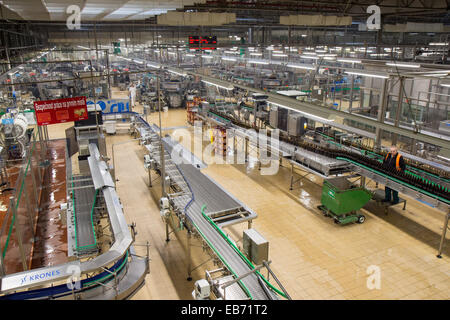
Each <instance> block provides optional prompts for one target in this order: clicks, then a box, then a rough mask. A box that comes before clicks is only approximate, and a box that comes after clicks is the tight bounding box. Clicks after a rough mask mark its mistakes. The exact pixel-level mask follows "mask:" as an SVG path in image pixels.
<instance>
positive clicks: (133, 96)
mask: <svg viewBox="0 0 450 320" xmlns="http://www.w3.org/2000/svg"><path fill="white" fill-rule="evenodd" d="M128 92H129V93H130V103H131V107H134V104H135V102H136V87H135V86H134V83H131V85H130V87H129V88H128Z"/></svg>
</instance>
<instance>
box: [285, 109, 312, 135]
mask: <svg viewBox="0 0 450 320" xmlns="http://www.w3.org/2000/svg"><path fill="white" fill-rule="evenodd" d="M307 127H308V120H307V119H306V118H305V117H302V116H301V115H300V114H290V115H289V117H288V125H287V129H288V130H287V131H288V133H289V135H291V136H295V137H300V136H302V135H303V134H304V133H305V131H306V129H307Z"/></svg>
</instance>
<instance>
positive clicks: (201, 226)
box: [138, 119, 277, 300]
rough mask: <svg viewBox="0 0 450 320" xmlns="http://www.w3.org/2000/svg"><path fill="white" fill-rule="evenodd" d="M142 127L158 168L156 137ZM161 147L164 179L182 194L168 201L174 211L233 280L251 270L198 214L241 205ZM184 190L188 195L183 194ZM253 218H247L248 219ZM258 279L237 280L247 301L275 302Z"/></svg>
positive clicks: (196, 169)
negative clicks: (167, 179)
mask: <svg viewBox="0 0 450 320" xmlns="http://www.w3.org/2000/svg"><path fill="white" fill-rule="evenodd" d="M138 120H140V121H141V123H144V122H143V120H141V119H138ZM146 126H147V128H146V129H147V130H142V127H141V128H138V129H139V130H138V131H139V133H140V134H141V136H145V137H149V136H151V137H152V138H153V139H151V147H150V146H146V147H147V149H148V150H149V153H150V155H151V156H152V158H153V159H154V160H155V161H156V162H157V164H158V167H159V165H160V163H159V160H158V157H160V156H161V155H160V153H159V152H160V151H159V150H160V149H159V147H160V146H159V142H158V140H159V137H158V135H157V134H156V133H155V132H154V129H153V128H151V127H150V126H148V124H147V125H146ZM145 131H147V132H145ZM148 131H153V133H152V134H150V135H149V134H148ZM163 143H164V150H165V159H166V160H167V161H166V162H165V167H166V169H167V168H169V172H167V175H169V177H170V178H171V180H176V181H177V182H176V183H177V186H178V187H179V188H180V189H181V190H182V192H181V193H180V195H178V196H175V197H173V196H172V197H171V200H172V202H173V203H174V204H175V207H178V210H180V211H184V209H185V208H186V211H185V214H186V217H187V219H189V220H190V221H191V222H192V224H193V225H194V227H195V228H196V229H197V231H198V232H199V233H200V234H201V236H202V237H203V238H204V239H205V240H206V242H207V243H208V245H209V246H210V247H211V248H212V249H213V251H215V252H216V254H217V255H218V257H219V258H220V259H221V260H222V262H223V263H224V264H225V265H226V266H227V268H228V269H229V270H230V271H231V272H232V273H234V275H235V276H236V277H239V276H242V275H244V274H246V273H248V272H249V271H250V270H251V269H250V267H249V265H248V264H247V263H246V262H245V261H244V260H243V259H242V258H241V256H240V255H239V254H238V253H237V252H236V251H235V249H234V248H233V247H232V246H231V245H230V244H229V243H228V242H227V241H226V240H225V238H224V237H223V236H222V235H221V234H220V233H219V232H217V230H216V229H215V228H214V226H213V225H212V224H211V223H210V222H209V221H208V220H207V219H205V217H204V216H203V214H202V208H203V207H204V206H206V207H205V208H203V209H204V210H203V211H204V213H205V214H207V215H208V214H211V213H214V212H220V211H225V210H228V209H234V208H239V207H242V205H241V204H240V203H239V202H238V201H237V200H236V199H234V198H233V197H232V196H231V195H230V194H228V193H227V192H225V190H223V189H222V188H220V187H219V186H218V185H217V184H216V183H215V182H214V181H212V180H211V179H210V178H209V177H207V176H206V175H204V174H203V173H201V172H200V170H199V169H198V168H196V167H195V166H193V165H192V164H179V165H175V164H174V163H173V162H172V161H171V159H170V157H167V155H168V154H169V153H170V152H171V150H172V148H173V145H172V144H170V143H168V142H167V139H165V141H164V140H163ZM173 166H175V167H176V168H177V169H178V173H179V174H180V175H181V178H182V179H180V177H179V176H178V174H177V172H175V170H171V169H170V168H172V167H173ZM178 184H179V185H178ZM186 187H187V188H188V191H189V193H187V192H186ZM169 197H170V196H169ZM255 217H256V215H253V216H251V218H255ZM258 278H259V276H258V275H256V274H254V273H253V274H250V275H248V276H247V277H245V278H243V279H242V280H241V282H242V283H243V285H244V286H245V288H246V289H247V290H248V294H249V295H250V298H251V299H254V300H269V299H276V298H277V297H276V295H275V294H274V293H272V292H271V291H270V290H269V289H268V288H267V286H266V285H265V284H262V283H261V281H260V280H259V279H258ZM263 286H264V288H263Z"/></svg>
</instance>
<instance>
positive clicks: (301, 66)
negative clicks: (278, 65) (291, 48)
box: [286, 64, 316, 70]
mask: <svg viewBox="0 0 450 320" xmlns="http://www.w3.org/2000/svg"><path fill="white" fill-rule="evenodd" d="M286 67H289V68H296V69H305V70H316V68H315V67H313V66H312V65H311V66H308V65H299V64H288V65H286Z"/></svg>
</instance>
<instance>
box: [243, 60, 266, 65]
mask: <svg viewBox="0 0 450 320" xmlns="http://www.w3.org/2000/svg"><path fill="white" fill-rule="evenodd" d="M248 63H255V64H269V63H268V62H266V61H258V60H249V61H248Z"/></svg>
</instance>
